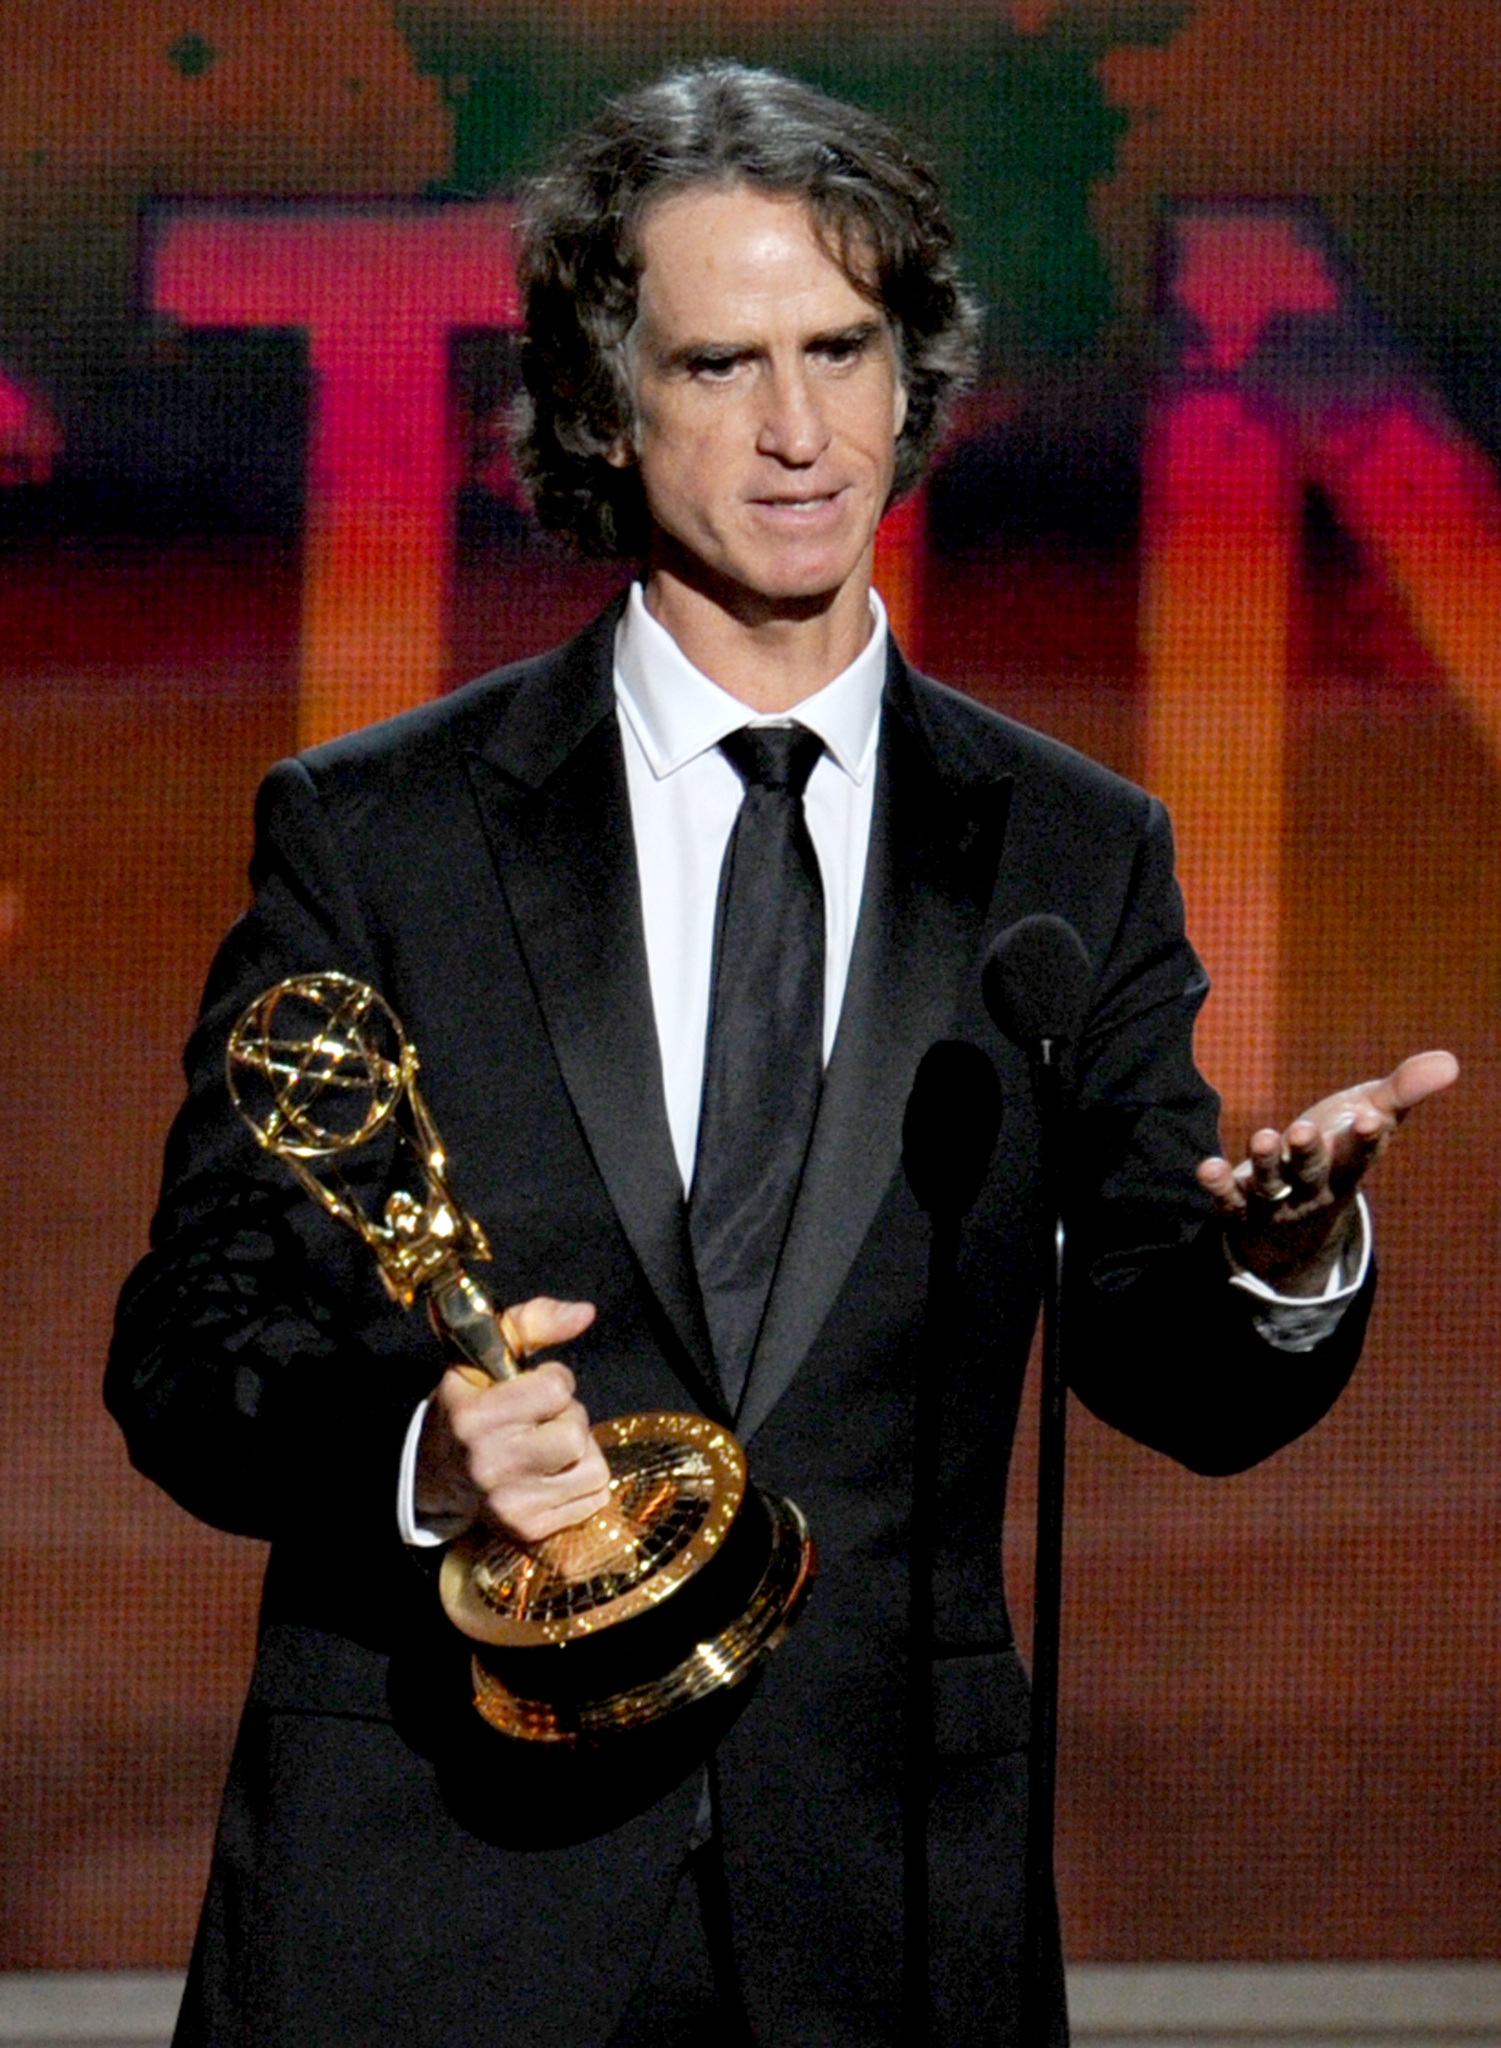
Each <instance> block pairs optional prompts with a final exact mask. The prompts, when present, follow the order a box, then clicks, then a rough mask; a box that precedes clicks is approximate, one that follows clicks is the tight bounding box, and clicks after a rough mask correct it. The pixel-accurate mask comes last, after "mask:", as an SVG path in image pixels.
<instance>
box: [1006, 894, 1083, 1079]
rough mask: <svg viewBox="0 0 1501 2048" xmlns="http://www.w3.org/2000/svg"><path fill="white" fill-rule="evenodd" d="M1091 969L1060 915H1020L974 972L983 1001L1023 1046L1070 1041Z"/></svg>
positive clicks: (1077, 1024)
mask: <svg viewBox="0 0 1501 2048" xmlns="http://www.w3.org/2000/svg"><path fill="white" fill-rule="evenodd" d="M1092 979H1093V969H1092V968H1091V967H1090V964H1089V955H1088V954H1087V953H1086V952H1085V950H1084V942H1083V940H1082V939H1081V938H1080V937H1079V934H1078V933H1077V932H1076V931H1075V930H1074V928H1073V926H1072V925H1071V924H1070V923H1069V922H1068V920H1067V919H1066V918H1062V917H1054V916H1053V915H1052V914H1051V913H1050V912H1043V913H1039V914H1038V915H1037V916H1035V917H1024V918H1021V919H1020V920H1019V921H1018V922H1017V923H1016V924H1014V925H1011V926H1010V927H1008V929H1007V930H1005V931H1003V932H1002V933H1001V935H1000V937H999V938H998V939H996V941H995V943H994V944H993V945H992V946H991V949H990V953H989V955H988V957H987V959H986V961H985V965H984V968H983V969H982V970H981V974H980V989H981V993H982V994H983V995H984V997H985V1007H986V1009H987V1010H989V1012H990V1014H991V1016H992V1017H993V1018H994V1019H995V1022H996V1023H997V1024H998V1025H999V1026H1000V1028H1001V1030H1002V1031H1004V1032H1005V1034H1006V1036H1007V1037H1008V1038H1009V1039H1011V1040H1012V1041H1013V1042H1014V1043H1015V1044H1017V1045H1020V1046H1023V1047H1025V1048H1026V1049H1027V1050H1028V1051H1029V1052H1030V1051H1032V1050H1033V1049H1034V1048H1035V1047H1036V1046H1038V1045H1040V1044H1041V1043H1042V1042H1043V1041H1044V1040H1047V1039H1050V1040H1053V1041H1054V1042H1057V1043H1062V1044H1072V1042H1073V1041H1074V1039H1075V1038H1076V1037H1077V1036H1078V1034H1079V1027H1080V1026H1081V1025H1082V1024H1083V1022H1084V1009H1085V1005H1086V1004H1087V1003H1088V1001H1089V985H1090V982H1091V980H1092Z"/></svg>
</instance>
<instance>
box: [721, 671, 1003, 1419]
mask: <svg viewBox="0 0 1501 2048" xmlns="http://www.w3.org/2000/svg"><path fill="white" fill-rule="evenodd" d="M932 687H933V686H931V685H927V684H922V685H920V686H918V685H914V680H913V678H912V677H911V675H910V674H909V672H908V670H907V667H906V664H905V663H904V662H903V661H902V658H901V656H900V655H899V654H898V653H897V652H896V649H895V647H894V646H893V648H892V652H891V660H890V668H889V671H888V676H887V686H886V699H885V704H884V708H883V715H882V732H881V748H880V758H879V764H878V768H877V774H878V778H879V779H878V782H877V786H876V797H875V811H874V815H873V818H872V821H871V840H870V852H869V854H868V856H867V860H866V871H865V887H864V891H863V895H862V900H861V908H860V921H859V925H858V928H857V931H856V937H855V947H854V952H853V955H852V957H851V960H850V973H849V981H848V985H847V987H846V990H845V998H844V1007H843V1009H842V1011H841V1013H840V1020H839V1033H838V1037H837V1039H836V1041H835V1045H834V1053H833V1057H832V1059H831V1060H830V1062H829V1067H828V1072H827V1073H826V1075H825V1077H824V1086H823V1094H822V1097H821V1099H820V1102H819V1109H818V1116H817V1120H816V1122H815V1124H814V1129H813V1138H812V1142H811V1144H810V1146H809V1151H808V1163H807V1166H806V1168H805V1170H804V1174H803V1180H802V1185H801V1187H800V1189H799V1191H798V1197H797V1202H796V1204H795V1206H794V1209H793V1213H792V1219H791V1222H790V1224H789V1226H788V1233H787V1242H786V1245H785V1247H784V1249H783V1253H782V1259H781V1263H780V1265H779V1266H778V1269H777V1277H776V1282H775V1285H774V1287H773V1289H772V1294H771V1300H770V1302H769V1304H768V1307H767V1313H766V1320H765V1323H764V1324H763V1326H762V1330H761V1336H760V1339H759V1342H758V1343H757V1346H756V1352H755V1356H754V1358H753V1359H752V1361H751V1369H750V1373H749V1376H748V1378H747V1381H746V1388H745V1394H744V1397H743V1400H742V1402H741V1407H740V1411H739V1414H738V1416H737V1418H736V1428H737V1431H738V1433H739V1435H740V1437H741V1439H742V1441H748V1440H749V1438H750V1437H752V1436H753V1435H754V1433H755V1431H756V1430H757V1429H758V1428H759V1427H760V1425H761V1424H762V1423H763V1422H764V1421H765V1419H766V1417H767V1416H768V1414H769V1413H770V1412H771V1410H772V1408H773V1407H774V1406H775V1405H776V1403H777V1401H778V1400H779V1399H780V1398H781V1396H782V1394H783V1393H784V1392H785V1391H786V1389H787V1387H788V1386H789V1384H790V1383H791V1381H792V1379H793V1377H794V1376H795V1374H796V1373H797V1370H798V1368H799V1366H800V1365H801V1364H802V1362H803V1360H804V1358H805V1357H806V1356H807V1353H808V1351H809V1349H810V1347H811V1345H812V1343H813V1340H814V1339H815V1337H816V1336H817V1334H818V1331H819V1329H820V1327H821V1326H822V1324H823V1322H824V1319H825V1318H826V1316H827V1315H828V1313H829V1310H830V1309H831V1308H832V1307H833V1305H834V1302H835V1299H836V1298H837V1296H838V1294H839V1291H840V1289H841V1287H842V1286H843V1284H844V1281H845V1278H846V1276H847V1274H848V1272H849V1269H850V1267H851V1265H852V1264H853V1263H854V1259H855V1256H856V1254H857V1253H858V1251H859V1249H860V1246H861V1244H862V1242H863V1241H864V1239H865V1236H866V1233H867V1232H868V1231H869V1229H870V1227H871V1225H872V1223H873V1222H874V1220H875V1217H876V1213H877V1211H878V1209H879V1208H880V1206H881V1203H882V1202H883V1201H884V1199H885V1196H886V1192H887V1189H888V1187H889V1185H890V1183H891V1179H892V1176H893V1174H895V1173H896V1172H897V1170H898V1168H899V1166H900V1162H901V1151H902V1115H903V1111H904V1110H905V1108H906V1105H907V1096H908V1094H909V1092H910V1090H911V1087H912V1079H913V1075H914V1073H915V1072H916V1069H917V1063H918V1061H919V1060H920V1059H921V1058H922V1055H923V1054H924V1053H925V1052H926V1051H927V1049H928V1047H929V1046H930V1045H931V1044H932V1043H933V1042H934V1040H935V1039H938V1038H942V1037H944V1036H945V1035H947V1033H948V1032H950V1031H951V1029H952V1026H953V1017H954V1011H955V1007H956V1003H957V1000H958V997H959V994H960V990H961V987H962V983H963V976H964V974H965V971H966V969H968V968H971V967H972V966H973V965H974V961H975V955H976V951H977V949H978V946H979V942H980V937H981V933H982V930H983V920H984V914H985V911H986V908H987V906H988V905H989V903H990V900H991V895H992V892H993V889H994V884H995V876H996V869H997V865H998V862H999V859H1000V852H1001V845H1002V841H1003V839H1004V836H1005V827H1006V813H1007V808H1008V805H1009V801H1010V795H1011V783H1010V779H1009V777H997V775H996V774H995V772H994V769H993V768H991V769H988V770H987V768H986V766H985V764H983V763H981V762H979V761H976V760H974V759H972V758H965V757H963V756H960V757H958V758H953V754H954V750H953V749H943V748H942V747H941V746H939V745H935V740H934V737H933V734H932V731H931V729H930V725H929V722H928V721H927V720H926V719H925V718H924V716H923V705H922V700H921V697H920V695H919V688H923V689H929V690H931V689H932ZM945 752H948V753H949V754H950V756H951V758H949V759H948V760H946V761H945V760H944V759H943V758H942V757H943V754H944V753H945Z"/></svg>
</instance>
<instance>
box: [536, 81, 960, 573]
mask: <svg viewBox="0 0 1501 2048" xmlns="http://www.w3.org/2000/svg"><path fill="white" fill-rule="evenodd" d="M737 184H744V185H750V186H754V187H756V188H758V189H760V190H762V191H766V192H770V193H776V194H779V195H784V194H790V195H792V196H794V197H796V198H800V199H802V200H803V201H804V202H805V203H806V204H807V206H808V207H809V209H810V210H811V212H812V214H813V218H814V220H815V221H816V222H817V224H818V227H819V230H820V232H821V234H822V235H823V236H824V237H825V238H826V240H827V243H828V246H829V249H830V252H831V254H833V255H834V256H835V258H836V260H837V261H838V262H839V264H840V266H841V268H842V269H843V270H844V272H845V275H846V276H847V277H848V278H849V280H850V282H851V284H853V285H854V286H855V288H856V290H858V291H859V292H860V293H862V295H863V296H865V297H867V298H869V299H870V300H872V302H873V303H875V304H877V305H879V306H880V307H881V308H882V309H883V311H884V312H885V313H886V315H887V317H888V319H889V320H890V321H891V324H892V331H893V334H894V336H895V339H896V344H897V350H898V358H899V363H900V369H901V376H902V380H903V383H904V384H905V386H906V390H907V417H906V421H905V424H904V425H903V428H902V432H901V436H900V438H899V440H898V443H897V450H896V472H895V477H894V481H893V485H892V496H893V498H897V497H900V496H901V495H902V494H903V493H904V492H906V491H909V490H911V489H912V488H913V486H914V485H915V484H916V483H917V482H918V481H919V479H920V478H921V476H922V473H923V471H924V469H925V468H926V467H927V464H928V461H929V459H930V457H931V456H932V453H933V451H934V449H935V448H936V446H937V445H938V441H939V438H940V436H941V434H942V432H943V427H944V423H945V416H946V409H947V406H948V403H949V401H950V400H951V399H952V398H953V397H955V396H956V395H957V393H958V392H959V391H961V390H962V389H963V388H964V386H965V385H966V384H967V383H968V382H969V381H970V379H971V378H972V376H973V374H974V369H975V362H976V355H977V338H978V330H979V316H978V313H977V310H976V308H975V305H974V302H973V301H972V300H971V298H970V297H969V295H968V293H967V292H966V291H965V290H964V288H963V286H962V284H961V283H960V280H959V276H958V271H957V268H956V265H955V261H954V237H953V230H952V228H951V227H950V225H949V222H948V218H947V215H946V213H945V211H944V206H943V199H942V195H941V194H940V192H939V189H938V183H937V180H936V179H935V178H934V176H933V174H932V172H931V171H930V170H929V169H928V168H927V166H926V165H925V164H923V163H921V162H920V161H919V160H918V159H917V158H916V157H915V156H914V155H913V154H912V153H911V151H910V150H909V149H907V147H906V146H905V145H904V144H903V143H902V141H901V140H900V139H899V138H898V137H897V136H896V135H895V134H894V133H893V132H892V131H891V129H889V128H888V127H887V126H886V125H885V123H884V122H882V121H879V120H877V119H876V118H875V117H874V116H872V115H870V114H867V113H864V112H863V111H861V110H860V109H859V108H857V107H851V106H848V105H846V104H844V103H843V102H841V101H839V100H834V99H829V98H827V97H826V96H825V95H824V94H823V93H820V92H816V91H815V90H814V89H813V88H812V87H811V86H807V85H803V84H801V83H799V82H798V81H797V80H795V79H791V78H784V77H782V76H781V75H780V74H779V73H777V72H774V71H757V70H752V69H750V68H748V67H747V66H745V65H742V64H732V63H727V62H724V61H721V60H718V59H714V60H710V61H708V62H706V63H703V64H697V65H694V66H692V67H691V68H689V69H687V70H682V71H675V72H672V73H670V74H669V75H668V76H667V77H666V78H663V79H659V80H658V81H657V82H656V83H655V84H654V85H648V86H644V87H642V88H640V89H639V90H637V91H634V92H631V93H628V94H626V95H625V96H623V97H622V98H620V99H617V100H614V101H612V102H611V103H610V104H609V105H608V106H607V107H606V108H605V110H604V112H603V113H602V114H600V115H599V117H598V118H597V119H596V120H595V121H593V122H591V123H590V124H589V126H588V127H586V128H585V129H583V130H582V132H581V133H579V134H577V135H575V136H574V137H573V138H572V140H571V141H570V142H569V144H568V146H567V149H566V151H565V153H564V154H563V155H562V156H560V157H559V158H558V160H557V161H556V162H555V163H554V164H553V166H552V168H551V169H550V170H548V171H546V172H544V173H543V174H542V176H541V177H539V178H538V179H536V180H535V182H534V183H533V184H532V185H531V186H530V187H529V188H528V190H527V191H526V193H525V194H524V196H523V202H522V209H521V220H520V230H521V238H520V256H519V267H520V276H521V285H522V291H523V294H524V297H525V303H526V330H525V337H524V340H523V343H522V357H521V370H522V379H523V382H524V385H525V390H526V396H525V399H524V400H523V404H522V407H521V413H520V418H519V422H518V433H517V456H518V460H519V465H520V469H521V473H522V476H523V478H524V479H525V481H526V484H527V486H528V488H529V490H530V493H531V498H532V503H533V505H534V506H535V508H536V512H537V516H538V518H539V519H540V520H541V522H542V524H543V525H544V526H547V527H550V528H551V529H552V530H553V531H555V532H558V533H563V534H567V535H568V536H569V537H570V538H572V539H573V540H574V541H575V542H576V543H577V544H578V545H579V546H580V547H581V548H582V549H583V550H584V551H585V552H586V553H589V554H594V555H607V556H608V555H615V556H624V557H640V556H641V555H643V554H644V553H645V551H646V546H647V541H648V538H649V535H650V520H649V518H648V515H647V509H646V500H645V497H644V494H643V492H642V488H641V482H640V478H639V476H638V474H637V472H636V470H635V468H634V467H628V468H624V469H621V468H617V467H615V466H614V465H612V464H611V463H610V462H609V461H608V460H607V459H606V457H607V451H608V450H609V449H610V448H611V447H613V446H615V445H617V444H618V442H619V439H620V437H621V436H622V435H628V434H629V432H630V428H631V424H632V412H633V408H632V400H631V391H630V380H629V374H628V363H627V359H626V358H627V350H626V343H627V338H628V336H629V334H630V332H631V329H632V327H633V326H634V324H635V320H636V302H637V288H638V283H639V279H640V273H641V254H640V248H641V230H642V226H643V223H644V221H645V218H646V216H647V214H648V212H649V211H650V209H651V208H652V207H653V206H654V205H655V204H656V203H657V202H658V201H659V200H662V199H664V198H666V197H668V196H669V195H670V194H672V193H674V192H681V191H684V190H687V189H688V188H690V187H692V186H696V185H718V186H727V185H737Z"/></svg>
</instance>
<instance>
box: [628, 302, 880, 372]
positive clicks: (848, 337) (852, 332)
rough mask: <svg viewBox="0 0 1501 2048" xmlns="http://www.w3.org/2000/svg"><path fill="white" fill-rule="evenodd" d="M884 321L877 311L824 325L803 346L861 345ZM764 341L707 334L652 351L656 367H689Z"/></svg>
mask: <svg viewBox="0 0 1501 2048" xmlns="http://www.w3.org/2000/svg"><path fill="white" fill-rule="evenodd" d="M885 326H886V323H885V321H884V320H882V319H881V317H880V316H879V315H878V314H875V315H872V317H871V318H870V319H869V320H854V321H851V323H850V324H849V326H847V327H829V328H824V329H822V330H821V331H820V332H818V333H816V334H810V335H808V336H806V337H805V339H804V341H803V344H802V345H803V347H804V348H809V349H819V348H831V347H834V346H837V345H840V344H843V345H845V346H850V345H853V346H855V347H863V346H864V345H865V344H866V343H867V342H871V341H875V340H876V339H878V337H879V336H880V335H881V334H882V333H883V332H884V331H885ZM763 350H764V344H763V343H762V342H759V341H750V340H741V341H735V340H731V339H729V338H728V337H726V338H725V339H723V340H720V341H711V340H709V339H708V337H707V336H705V337H704V338H702V339H700V340H695V341H684V342H680V343H679V344H678V346H677V347H676V348H669V349H663V350H662V351H661V352H660V353H659V354H658V353H656V352H654V360H655V362H656V365H657V368H658V369H659V370H690V369H692V368H693V366H694V364H695V363H701V362H704V361H711V362H733V361H734V360H735V359H736V357H738V356H754V355H760V354H761V353H763Z"/></svg>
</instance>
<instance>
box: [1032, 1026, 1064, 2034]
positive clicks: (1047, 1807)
mask: <svg viewBox="0 0 1501 2048" xmlns="http://www.w3.org/2000/svg"><path fill="white" fill-rule="evenodd" d="M1063 1050H1064V1048H1063V1041H1062V1040H1061V1039H1057V1038H1041V1039H1038V1040H1037V1041H1035V1043H1034V1046H1033V1047H1032V1086H1033V1092H1034V1095H1035V1098H1036V1102H1037V1110H1038V1117H1039V1121H1040V1122H1041V1125H1042V1178H1043V1210H1042V1233H1041V1235H1042V1240H1043V1290H1042V1376H1041V1382H1040V1389H1039V1405H1038V1423H1037V1559H1036V1565H1035V1568H1034V1575H1033V1603H1032V1714H1031V1726H1030V1730H1029V1734H1028V1742H1027V1854H1026V1871H1025V1885H1026V1890H1025V1899H1024V1906H1023V1917H1022V1984H1021V1994H1022V1995H1021V2012H1022V2029H1021V2039H1022V2041H1023V2042H1024V2043H1025V2044H1026V2048H1043V2044H1044V2043H1045V2042H1046V2040H1047V2039H1048V2034H1047V2031H1046V2029H1047V2018H1048V2012H1049V2009H1050V2005H1051V1999H1050V1997H1049V1993H1050V1989H1051V1986H1050V1985H1049V1983H1048V1982H1047V1968H1048V1959H1049V1957H1050V1955H1051V1954H1052V1952H1053V1945H1054V1944H1053V1941H1052V1939H1051V1937H1052V1935H1053V1931H1054V1922H1055V1918H1056V1907H1055V1905H1054V1900H1053V1806H1054V1792H1055V1787H1056V1783H1057V1769H1058V1661H1059V1640H1060V1634H1061V1626H1062V1612H1061V1611H1062V1602H1063V1496H1064V1477H1065V1459H1066V1452H1067V1436H1068V1406H1067V1401H1068V1384H1067V1381H1066V1379H1065V1377H1064V1371H1063V1320H1064V1318H1063V1277H1064V1251H1065V1241H1066V1232H1065V1227H1064V1219H1063V1174H1062V1171H1061V1166H1062V1139H1063V1132H1064V1122H1065V1116H1066V1112H1067V1108H1068V1084H1067V1081H1066V1079H1065V1077H1064V1073H1063Z"/></svg>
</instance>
